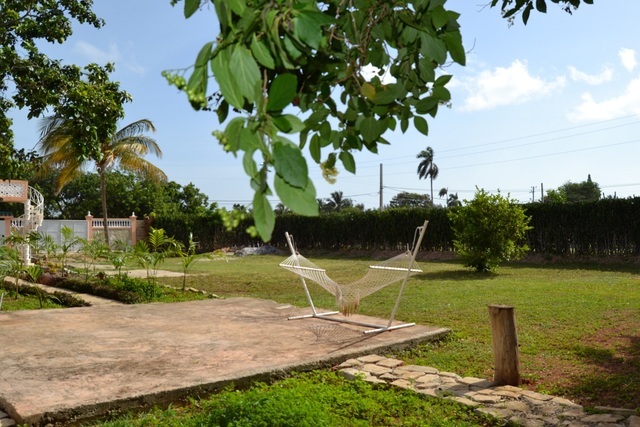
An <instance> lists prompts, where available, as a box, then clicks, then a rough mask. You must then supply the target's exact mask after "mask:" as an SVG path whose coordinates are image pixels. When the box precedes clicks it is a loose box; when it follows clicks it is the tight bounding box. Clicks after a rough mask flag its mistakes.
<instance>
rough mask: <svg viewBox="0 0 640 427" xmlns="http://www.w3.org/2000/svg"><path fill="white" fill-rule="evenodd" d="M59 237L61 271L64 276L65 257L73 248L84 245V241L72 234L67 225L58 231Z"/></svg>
mask: <svg viewBox="0 0 640 427" xmlns="http://www.w3.org/2000/svg"><path fill="white" fill-rule="evenodd" d="M60 235H61V237H62V241H61V242H60V246H59V248H60V260H61V262H62V271H63V275H66V271H65V267H66V265H67V256H68V254H69V251H71V249H73V248H74V247H76V246H78V245H81V244H83V243H86V240H84V239H82V238H80V237H78V236H76V235H75V233H74V232H73V229H72V228H71V227H69V226H67V225H65V226H63V227H62V228H61V229H60Z"/></svg>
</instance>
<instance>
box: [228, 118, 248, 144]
mask: <svg viewBox="0 0 640 427" xmlns="http://www.w3.org/2000/svg"><path fill="white" fill-rule="evenodd" d="M243 129H245V128H244V119H243V118H242V117H236V118H234V119H233V120H231V121H230V122H229V124H228V125H227V128H226V129H225V130H224V133H225V134H226V137H227V142H228V144H229V146H230V150H231V151H232V152H234V153H235V152H236V151H238V150H239V149H240V141H241V139H242V138H241V136H242V130H243Z"/></svg>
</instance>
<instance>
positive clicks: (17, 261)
mask: <svg viewBox="0 0 640 427" xmlns="http://www.w3.org/2000/svg"><path fill="white" fill-rule="evenodd" d="M12 236H13V235H12ZM0 269H1V270H2V272H3V273H4V274H6V275H8V276H13V277H14V279H15V282H14V283H15V292H16V295H15V298H16V299H18V298H19V296H20V275H21V274H22V273H23V272H24V259H23V257H22V253H20V251H19V250H17V249H14V248H11V247H9V246H0Z"/></svg>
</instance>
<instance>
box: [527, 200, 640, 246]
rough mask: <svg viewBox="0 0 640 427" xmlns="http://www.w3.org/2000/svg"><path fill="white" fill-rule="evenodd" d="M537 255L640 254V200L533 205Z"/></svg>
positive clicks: (529, 210)
mask: <svg viewBox="0 0 640 427" xmlns="http://www.w3.org/2000/svg"><path fill="white" fill-rule="evenodd" d="M526 208H527V215H530V216H531V225H532V226H533V229H532V230H530V231H529V233H528V243H529V247H530V248H531V250H532V251H534V252H539V253H550V254H563V255H571V254H576V255H611V254H638V253H640V198H632V199H605V200H600V201H598V202H592V203H576V204H540V203H537V204H531V205H528V206H527V207H526Z"/></svg>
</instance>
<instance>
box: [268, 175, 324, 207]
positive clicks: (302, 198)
mask: <svg viewBox="0 0 640 427" xmlns="http://www.w3.org/2000/svg"><path fill="white" fill-rule="evenodd" d="M273 184H274V187H275V189H276V194H277V195H278V197H279V198H280V200H281V201H282V203H283V204H284V205H285V206H288V207H289V208H290V209H291V210H292V211H293V212H294V213H297V214H298V215H305V216H318V214H319V208H318V202H317V200H316V189H315V187H314V186H313V183H312V182H311V180H308V181H307V185H306V187H305V188H298V187H294V186H292V185H289V184H288V183H287V181H285V180H284V179H283V178H281V177H280V175H278V174H276V176H275V178H274V180H273Z"/></svg>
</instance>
